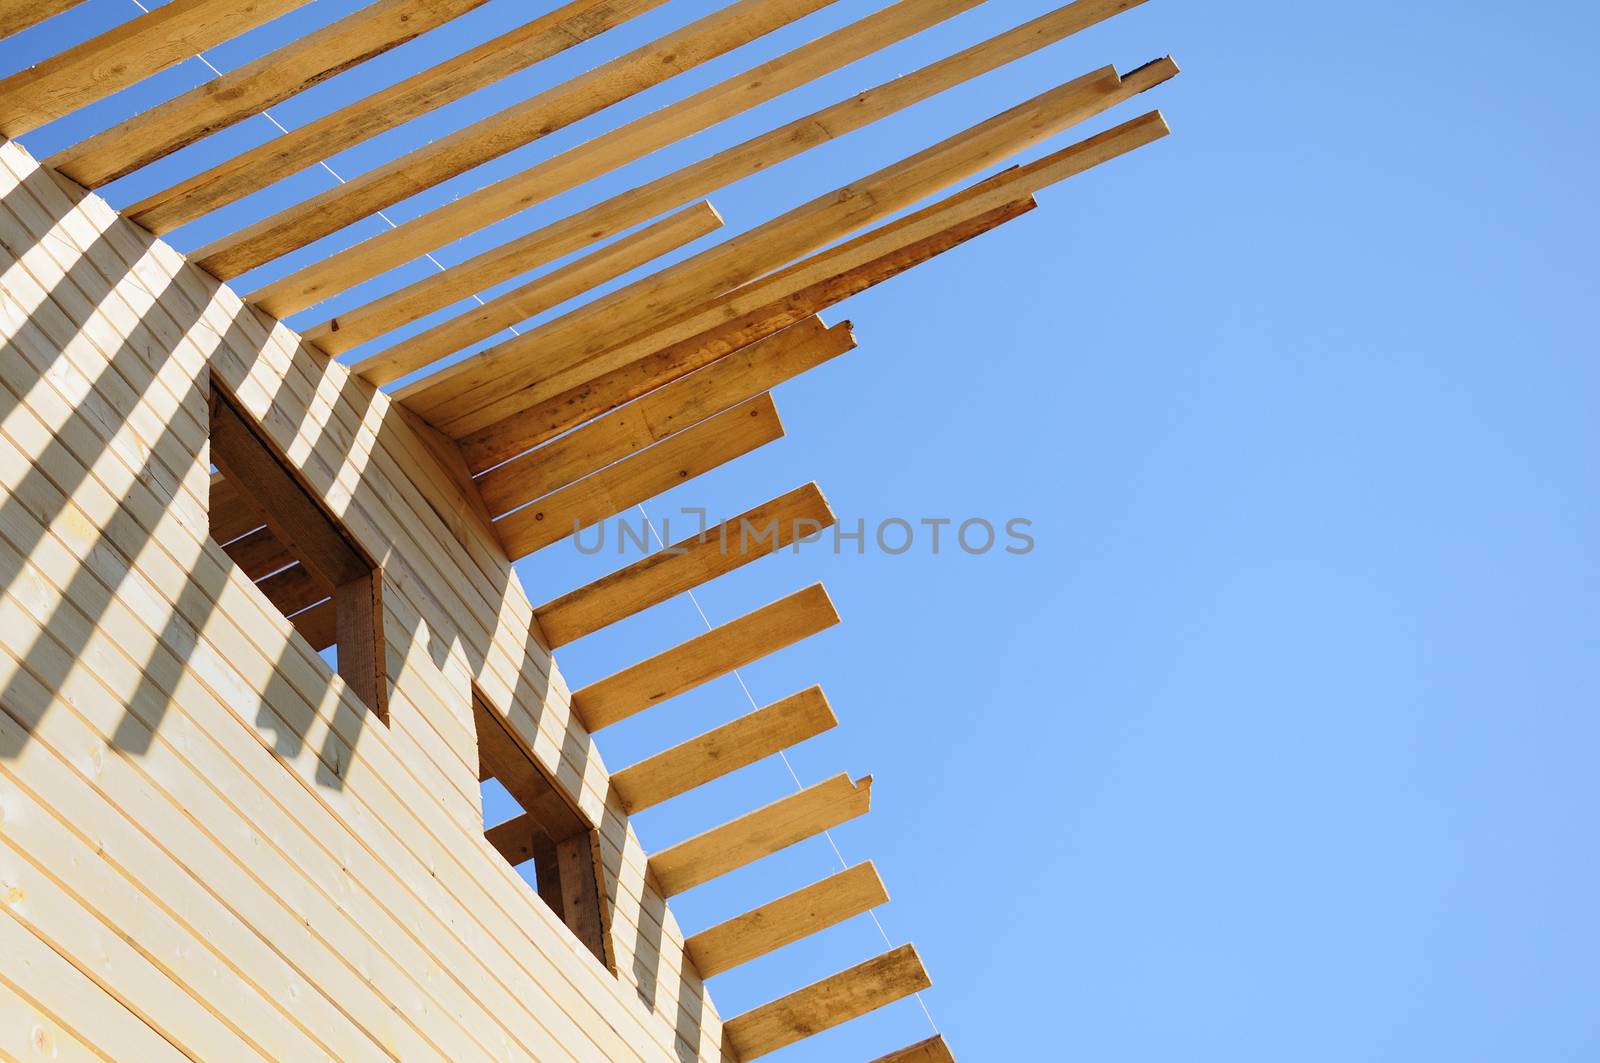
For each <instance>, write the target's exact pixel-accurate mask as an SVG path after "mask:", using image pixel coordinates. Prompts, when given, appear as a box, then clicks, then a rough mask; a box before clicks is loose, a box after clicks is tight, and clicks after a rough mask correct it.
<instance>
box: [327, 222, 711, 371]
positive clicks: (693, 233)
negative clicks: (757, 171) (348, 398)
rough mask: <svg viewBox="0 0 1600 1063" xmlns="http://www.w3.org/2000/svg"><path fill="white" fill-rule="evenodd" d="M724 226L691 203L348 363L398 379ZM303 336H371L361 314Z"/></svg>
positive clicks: (350, 342)
mask: <svg viewBox="0 0 1600 1063" xmlns="http://www.w3.org/2000/svg"><path fill="white" fill-rule="evenodd" d="M721 226H722V216H721V215H719V214H718V213H717V212H716V209H715V208H713V207H712V206H711V204H710V203H706V202H704V201H702V202H700V203H697V204H695V205H694V206H691V207H686V208H684V209H683V210H681V211H679V212H678V213H676V214H672V215H668V216H667V217H665V218H663V219H661V220H660V221H658V222H656V223H655V224H654V225H648V226H646V227H645V228H643V229H640V230H639V231H638V232H636V233H632V234H630V235H628V236H625V237H623V238H622V239H620V240H617V241H615V242H614V243H610V244H607V245H606V246H604V247H602V248H601V249H600V250H598V251H595V252H594V253H592V254H589V255H585V256H584V257H583V258H580V259H578V260H577V261H576V262H573V263H571V264H570V265H567V266H563V267H562V268H561V269H558V270H554V271H552V272H550V273H548V274H545V275H544V276H542V277H538V278H536V279H535V280H532V281H529V282H528V283H527V284H524V285H523V286H522V287H520V288H518V289H516V290H515V291H511V292H507V293H506V294H505V295H502V296H499V297H498V298H495V299H492V300H490V301H489V302H488V303H486V304H482V305H479V306H474V307H473V308H472V309H470V310H468V311H466V312H465V313H463V314H461V315H460V316H458V317H454V318H451V319H450V320H449V321H446V322H443V323H442V324H439V325H435V326H434V327H433V328H431V329H428V330H427V331H425V332H422V333H420V334H418V335H416V336H412V337H410V338H409V339H405V340H402V341H400V342H399V343H397V344H395V345H394V346H393V347H390V348H389V349H388V350H385V351H380V352H378V353H377V354H373V355H370V356H369V357H367V358H364V359H362V360H361V361H359V362H357V363H355V364H354V365H353V366H352V367H351V369H352V371H353V372H355V373H356V374H357V375H358V376H360V377H362V378H363V379H365V380H366V381H367V382H368V383H371V384H379V385H382V384H387V383H390V382H391V381H394V380H398V379H399V378H400V377H403V376H405V375H406V374H407V373H411V372H414V371H416V370H418V369H421V368H422V367H423V366H426V365H430V364H432V363H433V362H436V361H438V360H439V359H441V358H443V357H445V356H446V355H449V354H453V353H455V352H456V351H459V350H461V349H462V348H463V347H467V346H469V345H471V344H473V343H476V342H477V341H478V340H482V339H487V338H488V337H490V336H493V335H494V334H495V333H496V332H499V331H500V330H501V329H506V328H510V327H511V326H513V325H515V324H517V323H518V322H519V321H526V320H528V319H529V318H531V317H535V316H537V315H539V314H542V313H544V312H545V311H546V310H549V309H550V308H551V307H555V306H560V305H561V304H562V303H564V302H566V301H567V300H569V299H575V298H577V297H578V296H580V295H582V294H583V293H585V292H587V291H590V290H591V289H593V288H597V287H599V286H600V285H602V284H605V283H606V282H608V281H612V280H615V279H616V278H618V277H620V276H622V275H623V274H625V273H629V272H632V271H633V270H635V269H638V268H639V267H640V266H642V265H644V264H645V263H647V262H649V261H650V260H651V259H655V258H659V257H661V256H662V255H664V254H666V253H667V252H668V251H672V250H675V249H677V248H679V247H682V246H683V245H685V244H687V243H690V242H692V241H694V240H698V239H699V238H700V237H702V236H705V235H706V234H707V233H711V232H715V231H716V230H717V229H719V228H721ZM304 338H305V339H307V340H309V341H310V342H312V343H315V344H316V345H317V346H318V347H320V348H322V350H323V351H325V352H326V353H328V354H330V355H338V354H341V353H343V352H345V351H348V350H349V349H350V348H352V347H355V346H356V345H358V344H360V343H363V342H365V341H366V340H368V339H371V338H372V337H371V336H369V335H366V334H365V332H364V330H363V329H362V328H361V321H360V319H359V318H356V319H354V320H346V319H343V318H337V317H336V318H334V319H332V320H331V321H328V322H325V323H324V324H321V325H318V326H317V327H316V328H314V329H311V330H309V331H307V332H306V334H305V336H304Z"/></svg>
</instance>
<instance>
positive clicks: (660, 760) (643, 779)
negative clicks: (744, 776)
mask: <svg viewBox="0 0 1600 1063" xmlns="http://www.w3.org/2000/svg"><path fill="white" fill-rule="evenodd" d="M838 722H839V721H838V718H837V717H835V716H834V714H833V709H832V707H830V706H829V705H828V699H827V698H826V697H824V696H823V693H822V688H821V687H811V688H809V689H807V690H802V691H801V692H800V693H798V694H793V695H790V696H789V697H787V698H784V699H783V700H782V701H775V702H773V703H772V704H771V705H768V706H767V707H766V708H764V709H757V710H756V711H755V712H752V713H750V714H749V715H748V716H741V717H740V718H739V719H737V720H734V721H733V722H732V723H728V724H724V725H723V726H721V727H718V728H716V729H715V730H712V731H707V732H706V733H705V734H703V735H700V736H699V737H698V738H691V739H690V740H689V741H687V742H684V743H683V744H681V745H677V746H673V747H672V748H671V749H668V750H665V751H664V752H661V753H657V754H656V755H655V756H653V757H649V758H647V759H645V760H641V761H640V762H639V763H637V764H635V765H633V766H632V767H628V768H623V769H622V770H621V771H619V772H616V773H615V774H613V775H612V776H611V789H612V790H613V791H615V792H616V794H617V797H618V799H619V800H621V801H622V806H623V807H624V808H626V809H627V810H628V811H629V812H630V813H633V812H640V811H643V810H644V809H646V808H653V807H654V806H656V805H659V804H660V803H661V802H663V801H668V800H671V799H672V798H674V797H677V796H678V795H679V794H685V793H688V792H689V791H690V790H693V789H694V788H695V787H697V786H704V785H705V784H706V783H708V782H711V781H712V780H713V779H720V778H722V777H723V776H724V775H728V774H730V773H732V772H735V771H738V770H739V769H740V768H743V767H747V766H749V765H751V764H754V763H755V762H756V761H758V760H763V759H765V758H766V757H770V756H772V755H773V754H775V753H777V752H779V751H781V750H784V749H788V748H789V747H790V746H792V745H796V744H798V743H800V742H803V741H805V740H806V739H808V738H813V737H815V736H817V735H819V734H821V733H822V732H824V731H826V730H828V729H829V728H831V727H834V726H836V725H837V724H838Z"/></svg>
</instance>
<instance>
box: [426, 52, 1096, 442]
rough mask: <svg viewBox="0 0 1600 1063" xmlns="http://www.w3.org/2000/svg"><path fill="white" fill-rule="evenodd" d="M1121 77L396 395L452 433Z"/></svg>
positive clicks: (1008, 147) (999, 146)
mask: <svg viewBox="0 0 1600 1063" xmlns="http://www.w3.org/2000/svg"><path fill="white" fill-rule="evenodd" d="M1119 85H1120V79H1119V78H1118V77H1117V73H1116V71H1115V70H1114V69H1112V68H1110V67H1105V68H1102V69H1100V70H1097V71H1095V72H1093V73H1091V74H1088V75H1085V76H1084V77H1082V78H1078V79H1076V80H1074V81H1071V82H1068V83H1067V84H1065V85H1062V86H1060V87H1058V88H1055V89H1052V90H1050V91H1048V92H1046V93H1044V94H1042V95H1040V96H1036V97H1034V98H1033V99H1031V100H1028V101H1026V102H1024V103H1022V104H1019V105H1018V106H1016V107H1013V108H1011V109H1009V110H1007V111H1005V112H1003V113H1001V114H1000V115H997V116H995V117H994V118H991V119H989V120H987V121H985V122H981V123H979V124H978V125H976V126H973V127H972V128H970V129H967V130H965V131H963V132H961V133H958V134H956V135H955V136H953V137H949V138H947V139H945V140H943V141H941V142H940V143H938V144H936V145H934V146H933V147H931V148H928V149H926V150H924V151H921V152H918V153H917V154H915V155H913V156H911V157H910V158H908V159H905V160H903V161H901V162H898V163H895V164H894V165H892V166H888V167H885V168H883V169H881V170H878V171H876V172H874V173H872V174H870V175H868V176H867V177H864V178H862V179H861V180H858V181H854V182H851V183H850V184H848V185H845V186H842V187H841V188H839V189H837V190H835V191H832V192H829V193H826V194H825V195H822V196H819V197H817V198H815V199H813V200H811V201H809V202H807V203H804V204H802V205H800V206H799V207H796V208H794V209H792V210H789V211H787V212H785V213H783V214H781V215H779V216H778V217H776V218H774V219H772V220H771V221H768V222H765V223H763V224H761V225H758V226H756V227H755V228H753V229H750V230H748V231H747V232H744V233H741V234H739V235H738V236H735V237H733V238H732V239H729V240H727V241H724V242H723V243H721V244H718V245H717V246H716V247H713V248H711V249H709V250H706V251H703V252H701V253H700V254H698V255H695V256H693V257H691V258H688V259H686V260H684V261H682V262H679V263H677V264H675V265H672V266H669V267H667V268H666V269H663V270H660V271H658V272H656V273H654V274H651V275H650V276H648V277H645V278H643V279H642V280H638V281H635V282H634V283H632V284H630V285H627V286H626V287H624V288H622V289H619V290H618V291H615V292H612V293H611V294H609V295H606V296H604V297H602V298H600V299H596V300H595V301H593V302H591V303H587V304H585V305H584V306H582V307H579V308H578V309H576V310H573V311H571V312H569V313H567V314H565V315H563V316H562V317H559V318H557V319H555V320H554V321H551V322H548V323H546V324H544V325H541V326H539V327H537V328H533V329H529V330H528V331H527V332H525V333H523V334H522V335H521V336H518V337H516V338H514V339H512V340H509V341H506V342H504V343H501V344H499V345H497V346H495V347H492V348H490V349H489V350H487V351H484V352H482V353H480V354H476V355H473V356H472V357H470V358H467V359H465V360H463V361H461V362H457V363H456V364H454V365H452V366H450V367H449V368H447V369H444V370H442V371H440V372H438V373H435V374H433V375H432V376H431V377H428V378H427V379H426V380H424V381H422V382H421V386H419V387H415V388H409V389H401V390H400V391H399V392H397V393H396V394H397V395H399V396H400V397H401V398H402V399H403V400H404V401H405V402H406V404H407V405H408V406H410V407H411V409H413V410H414V411H416V412H417V413H419V414H421V415H422V416H423V417H424V418H425V419H427V421H428V422H429V423H430V424H432V425H434V427H436V428H438V429H439V430H441V431H443V432H444V433H445V434H446V435H449V436H452V437H456V438H459V437H460V436H462V435H464V434H466V433H468V432H472V431H474V430H476V429H479V428H482V427H484V426H486V425H489V424H493V423H494V422H495V421H497V420H500V419H501V418H502V417H505V416H506V415H507V414H510V413H514V412H516V411H517V410H518V409H522V408H525V407H527V406H529V405H531V404H532V402H534V401H538V400H539V399H541V398H544V397H546V396H545V394H543V393H541V392H539V391H536V390H533V389H535V388H538V387H540V386H541V385H548V384H549V382H551V381H557V380H561V379H563V374H565V373H569V372H574V371H577V370H580V369H586V368H587V367H588V366H589V365H590V364H591V363H592V362H593V360H594V359H595V357H596V356H597V355H599V354H602V353H604V352H605V351H606V350H607V349H609V348H611V347H613V346H615V344H616V343H617V341H618V340H619V339H623V338H632V337H636V336H640V335H643V334H646V333H650V332H652V331H653V330H655V329H658V328H659V327H660V326H662V325H664V324H667V323H668V322H671V321H673V320H674V319H677V318H679V317H681V316H682V314H683V313H684V308H685V307H693V306H699V305H701V304H703V303H704V302H705V301H706V300H708V299H712V298H714V297H716V296H718V295H720V294H722V293H724V292H727V291H729V290H731V289H733V288H736V287H738V286H739V285H742V284H746V283H748V282H749V281H752V280H754V279H756V278H757V277H760V276H761V275H762V274H764V273H768V272H770V271H772V270H775V269H779V268H781V267H783V266H786V265H788V264H789V263H790V262H791V261H793V260H794V259H796V258H798V257H800V256H802V255H806V254H810V253H811V252H813V251H816V250H818V249H819V248H821V247H824V246H826V245H827V244H830V243H832V242H833V241H834V240H837V239H840V238H842V237H845V236H847V235H849V234H850V233H852V232H855V231H856V230H858V229H861V228H864V227H866V226H868V225H871V224H872V223H874V222H876V221H879V220H881V219H883V218H886V217H888V216H889V215H890V214H892V213H894V212H895V211H897V210H900V209H901V208H903V207H907V206H910V205H911V204H913V203H915V202H917V201H918V200H920V199H922V198H923V197H925V196H928V195H931V194H933V193H935V192H938V191H939V190H941V189H944V188H948V187H949V186H951V185H953V184H956V183H957V182H959V181H961V180H963V179H964V178H966V177H969V176H971V175H973V174H976V173H978V172H979V171H981V170H983V169H985V168H987V167H989V166H991V165H993V164H995V163H997V162H1000V161H1002V160H1004V159H1006V158H1009V157H1011V156H1012V155H1015V154H1017V153H1018V152H1021V151H1024V150H1026V149H1027V148H1029V147H1031V146H1033V145H1034V144H1037V143H1040V142H1041V141H1043V140H1045V139H1047V138H1048V137H1050V136H1053V135H1054V134H1056V133H1058V132H1060V131H1062V130H1063V129H1067V128H1070V127H1071V126H1073V125H1076V124H1077V123H1078V122H1081V121H1083V120H1084V119H1086V118H1089V117H1091V116H1093V115H1094V114H1097V113H1099V112H1100V111H1101V110H1104V109H1105V108H1106V107H1107V106H1109V105H1110V103H1111V102H1112V101H1114V100H1115V99H1116V90H1117V88H1118V86H1119ZM530 352H538V353H537V357H536V358H532V357H530V356H529V355H530ZM589 375H593V374H592V373H590V374H589ZM558 390H559V389H558Z"/></svg>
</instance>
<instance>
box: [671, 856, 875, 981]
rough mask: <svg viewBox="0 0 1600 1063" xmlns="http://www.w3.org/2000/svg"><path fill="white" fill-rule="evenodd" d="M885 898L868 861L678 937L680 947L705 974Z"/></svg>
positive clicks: (746, 959)
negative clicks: (679, 938)
mask: <svg viewBox="0 0 1600 1063" xmlns="http://www.w3.org/2000/svg"><path fill="white" fill-rule="evenodd" d="M888 901H889V891H888V890H887V889H885V888H884V885H883V879H881V878H879V877H878V869H877V868H876V867H874V866H873V865H872V863H871V861H868V862H867V863H864V864H857V865H855V866H854V867H852V868H849V869H848V870H845V871H841V872H839V873H838V874H836V875H830V876H829V877H828V878H825V879H823V880H822V881H821V882H814V883H812V884H811V885H809V886H807V887H805V888H804V889H802V890H796V891H795V892H794V893H791V894H789V895H788V896H786V897H779V898H778V899H777V900H775V901H772V902H770V903H767V904H763V905H762V906H761V907H759V908H756V909H754V910H752V911H748V912H746V913H744V914H743V915H741V916H737V917H735V918H733V919H729V920H728V921H727V922H725V923H719V924H718V925H716V926H714V927H711V928H710V929H709V930H702V931H701V932H700V933H698V934H695V935H694V936H693V937H691V938H689V939H688V940H686V941H685V942H684V943H683V951H684V952H685V953H686V954H687V955H688V957H689V960H690V962H692V963H693V964H694V966H695V970H697V971H699V972H700V977H702V978H711V977H713V976H714V975H719V974H722V973H723V972H724V971H730V970H732V969H733V968H735V967H738V966H739V965H740V964H745V963H749V962H750V961H751V960H755V959H759V958H760V957H762V956H765V955H767V954H768V953H770V952H775V951H777V950H778V949H781V948H783V947H784V946H785V945H792V944H794V943H795V942H796V941H800V940H802V939H803V938H807V937H810V936H811V935H812V934H815V933H818V932H820V931H823V930H826V929H828V928H829V927H831V926H838V925H839V924H840V923H842V922H844V921H845V920H846V919H854V918H855V917H856V916H858V915H861V914H862V913H864V912H869V911H871V910H872V909H874V908H876V907H878V906H879V905H880V904H887V903H888Z"/></svg>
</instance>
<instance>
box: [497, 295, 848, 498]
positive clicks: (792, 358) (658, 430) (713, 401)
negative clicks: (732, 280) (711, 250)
mask: <svg viewBox="0 0 1600 1063" xmlns="http://www.w3.org/2000/svg"><path fill="white" fill-rule="evenodd" d="M855 345H856V340H855V335H854V333H853V332H852V331H851V327H850V323H849V322H842V323H840V324H838V325H835V326H834V327H833V328H831V329H828V330H826V331H824V332H820V333H813V332H812V330H810V329H808V328H796V329H789V330H786V331H784V332H783V333H781V334H780V335H778V336H775V337H773V339H772V341H770V342H767V343H761V344H754V345H752V346H750V347H746V348H744V349H743V350H740V351H738V352H735V353H734V354H731V355H729V356H728V357H726V358H723V359H721V360H719V361H717V362H715V363H713V364H712V365H710V366H707V367H706V368H704V369H701V370H700V371H699V372H697V373H693V374H691V375H689V376H686V377H683V378H682V379H680V380H677V381H675V382H673V383H672V384H670V385H668V386H667V387H663V388H661V389H659V390H657V391H654V392H652V393H650V394H649V395H646V396H644V397H643V398H641V399H640V400H639V401H637V402H635V403H633V404H632V405H629V406H625V407H623V408H622V409H620V410H615V411H613V412H612V413H609V414H607V415H605V416H604V417H600V418H598V419H596V420H594V421H590V422H589V423H588V424H586V425H584V426H583V427H581V428H579V429H577V430H576V431H574V432H571V433H569V434H567V435H565V436H563V437H561V438H560V439H558V440H555V441H554V442H552V443H550V444H548V445H547V446H544V447H541V448H539V449H538V450H536V451H533V452H531V453H529V454H525V455H523V456H522V457H520V458H518V459H517V460H516V461H511V462H507V463H506V464H504V465H501V466H500V467H499V468H496V469H492V470H490V471H489V472H487V473H484V474H483V475H482V476H481V477H479V478H478V481H477V483H478V489H479V490H480V491H481V492H482V495H483V504H484V506H485V507H487V509H488V510H489V512H490V513H493V514H496V515H499V514H502V513H505V512H507V511H508V510H511V509H514V508H516V507H517V506H520V505H523V504H525V503H527V502H531V501H532V500H534V499H536V498H542V497H543V496H544V495H546V494H548V493H550V492H551V491H554V490H556V489H557V488H561V487H565V486H566V485H567V484H570V483H573V482H575V481H577V480H581V479H582V478H583V477H585V476H588V475H589V474H591V473H593V472H595V471H596V470H599V469H603V468H605V467H606V466H608V465H610V464H612V463H613V462H617V461H621V460H622V459H623V458H625V457H627V456H628V455H629V454H633V453H636V452H638V451H641V450H644V449H645V448H647V447H649V446H651V445H653V444H655V443H659V442H660V441H661V440H663V439H666V438H668V437H669V436H672V435H675V434H676V433H678V432H681V431H683V430H684V429H685V428H688V427H690V426H692V425H696V424H699V423H700V422H701V421H704V420H705V419H706V418H708V417H715V416H716V415H717V414H719V413H722V412H723V411H725V410H730V409H732V408H733V407H735V406H737V405H738V404H739V403H741V402H748V401H749V400H751V399H753V398H756V397H757V396H759V395H761V394H763V393H764V392H767V391H770V390H771V389H772V388H774V387H776V386H777V385H779V384H781V383H783V382H784V381H786V380H789V379H791V378H793V377H796V376H799V375H800V374H801V373H803V372H805V371H806V370H808V369H814V368H815V367H817V366H819V365H821V364H823V363H824V362H827V361H830V360H831V359H834V358H837V357H838V356H839V355H841V354H844V353H845V352H846V351H851V350H854V349H855Z"/></svg>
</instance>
